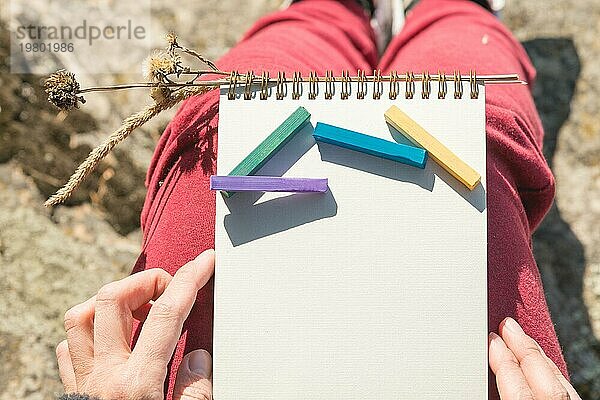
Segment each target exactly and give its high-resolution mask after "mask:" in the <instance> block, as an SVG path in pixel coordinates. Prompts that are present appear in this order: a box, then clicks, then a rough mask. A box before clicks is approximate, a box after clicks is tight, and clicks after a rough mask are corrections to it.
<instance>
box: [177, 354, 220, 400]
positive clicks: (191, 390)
mask: <svg viewBox="0 0 600 400" xmlns="http://www.w3.org/2000/svg"><path fill="white" fill-rule="evenodd" d="M211 377H212V357H211V356H210V354H209V353H208V351H206V350H194V351H192V352H191V353H188V354H186V355H185V357H183V360H181V365H180V366H179V371H178V372H177V379H176V380H175V389H174V390H173V400H212V383H211Z"/></svg>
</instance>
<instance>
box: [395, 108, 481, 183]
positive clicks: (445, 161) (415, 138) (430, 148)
mask: <svg viewBox="0 0 600 400" xmlns="http://www.w3.org/2000/svg"><path fill="white" fill-rule="evenodd" d="M385 120H386V121H387V123H388V124H390V125H392V126H393V127H394V128H396V129H397V130H398V131H399V132H400V133H402V134H403V135H404V136H406V138H407V139H408V140H410V141H411V142H412V143H413V144H415V145H417V146H420V147H422V148H424V149H425V150H427V152H428V153H429V156H430V157H431V158H432V159H433V160H434V161H435V162H437V163H438V164H440V165H441V166H442V168H444V169H445V170H446V171H448V172H449V173H450V174H451V175H452V176H453V177H455V178H456V179H458V180H459V181H460V182H461V183H462V184H463V185H465V186H466V187H468V188H469V189H470V190H473V189H475V187H476V186H477V184H478V183H479V182H480V181H481V175H479V173H478V172H477V171H475V170H474V169H473V168H471V167H470V166H468V165H467V163H465V162H464V161H463V160H461V159H460V158H458V156H457V155H456V154H454V153H453V152H451V151H450V150H449V149H448V148H447V147H446V146H444V145H443V144H442V143H441V142H440V141H439V140H437V139H436V138H435V137H433V136H431V135H430V134H429V133H427V131H426V130H425V129H423V128H422V127H421V126H420V125H419V124H417V123H416V122H415V121H414V120H413V119H411V118H410V117H409V116H408V115H406V114H405V113H403V112H402V111H401V110H400V109H399V108H398V107H396V106H391V107H390V108H389V109H388V110H387V111H386V112H385Z"/></svg>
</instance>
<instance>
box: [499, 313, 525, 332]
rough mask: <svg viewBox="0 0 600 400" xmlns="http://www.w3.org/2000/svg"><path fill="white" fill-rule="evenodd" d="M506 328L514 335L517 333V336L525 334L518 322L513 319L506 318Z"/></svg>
mask: <svg viewBox="0 0 600 400" xmlns="http://www.w3.org/2000/svg"><path fill="white" fill-rule="evenodd" d="M504 326H505V327H506V329H508V330H509V331H511V332H512V333H516V334H523V333H525V332H523V329H522V328H521V326H520V325H519V324H518V323H517V321H515V320H514V319H512V318H510V317H508V318H506V319H505V320H504Z"/></svg>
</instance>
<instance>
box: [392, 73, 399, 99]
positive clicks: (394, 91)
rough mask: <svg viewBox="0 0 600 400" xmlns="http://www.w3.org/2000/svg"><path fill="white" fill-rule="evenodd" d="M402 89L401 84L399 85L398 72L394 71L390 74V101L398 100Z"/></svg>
mask: <svg viewBox="0 0 600 400" xmlns="http://www.w3.org/2000/svg"><path fill="white" fill-rule="evenodd" d="M399 89H400V84H399V83H398V72H396V71H392V72H391V73H390V93H389V98H390V100H396V98H397V97H398V90H399Z"/></svg>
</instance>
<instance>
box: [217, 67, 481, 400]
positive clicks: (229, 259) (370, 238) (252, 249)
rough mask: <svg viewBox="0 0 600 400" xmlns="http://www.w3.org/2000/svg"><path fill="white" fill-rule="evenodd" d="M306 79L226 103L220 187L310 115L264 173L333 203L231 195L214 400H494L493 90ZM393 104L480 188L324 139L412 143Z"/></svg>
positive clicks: (223, 242)
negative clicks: (283, 126) (396, 121)
mask: <svg viewBox="0 0 600 400" xmlns="http://www.w3.org/2000/svg"><path fill="white" fill-rule="evenodd" d="M311 76H312V75H311ZM297 78H298V79H294V82H284V81H283V80H281V81H280V82H279V83H278V84H272V85H266V84H264V82H263V85H259V84H258V82H257V83H256V84H254V85H243V84H239V85H237V86H236V85H235V84H234V85H233V86H232V87H229V88H223V89H222V91H221V100H220V111H219V113H220V117H219V144H218V161H217V162H218V166H217V172H218V174H219V175H227V174H228V173H229V172H230V171H231V170H232V169H233V168H234V167H235V166H236V165H237V164H238V163H239V162H240V160H242V159H244V157H246V155H247V154H248V153H249V152H250V151H252V149H254V148H255V147H256V146H257V145H258V144H259V143H260V142H261V141H262V140H263V139H264V138H265V137H266V136H268V135H269V133H271V132H272V131H273V130H274V129H275V128H276V127H277V126H278V125H279V124H280V123H281V122H282V121H283V120H285V119H286V117H288V116H289V115H290V113H292V112H293V111H294V110H295V109H297V107H298V106H303V107H304V108H306V110H308V112H310V114H311V119H310V123H309V124H307V125H306V126H304V128H303V129H302V130H301V131H299V132H298V133H297V134H296V135H295V136H294V138H293V139H292V140H291V141H290V142H289V143H287V144H286V145H285V146H284V147H283V148H282V149H281V150H280V151H279V152H278V153H277V154H275V156H274V157H273V158H271V159H270V160H269V161H268V162H267V163H266V164H265V165H264V166H263V167H262V168H261V169H260V170H259V171H258V173H257V174H258V175H271V176H273V175H274V176H285V177H303V178H308V177H314V178H328V180H329V181H328V182H329V190H328V191H327V192H326V193H312V194H306V193H305V194H285V193H237V194H236V195H235V196H232V197H230V198H225V197H223V196H221V195H219V194H217V208H216V221H215V232H216V237H215V243H216V252H217V261H216V271H215V309H214V318H215V320H214V349H213V350H214V369H213V384H214V398H215V399H217V400H238V399H244V400H259V399H260V400H295V399H298V400H300V399H302V400H305V399H311V400H317V399H322V400H333V399H344V400H351V399H356V400H359V399H360V400H363V399H365V398H372V399H378V400H387V399H389V400H391V399H436V400H439V399H461V400H462V399H485V398H487V377H488V367H487V231H486V229H487V225H486V218H487V212H486V189H485V187H486V186H485V175H486V169H485V168H486V148H485V146H486V144H485V143H486V141H485V90H484V85H483V81H480V80H472V81H471V82H470V83H469V80H468V77H463V78H464V82H463V81H462V80H461V81H459V82H460V85H458V84H457V83H456V82H455V81H453V80H452V79H448V80H447V81H444V80H442V79H437V80H436V79H431V80H427V81H426V82H425V83H423V82H419V81H418V77H417V81H416V82H415V81H414V77H412V78H411V79H410V80H409V82H404V81H402V82H401V84H394V82H393V81H392V82H391V84H390V82H389V80H388V81H387V82H385V84H384V82H382V81H378V80H377V78H376V77H375V78H374V77H366V79H364V77H363V79H361V78H360V76H359V78H358V79H354V78H353V79H337V80H336V79H334V78H331V75H328V77H327V78H325V77H321V78H320V79H319V80H318V81H317V79H312V78H311V79H310V80H309V79H307V77H304V78H303V81H300V79H299V76H298V77H297ZM438 78H439V76H438ZM396 83H397V82H396ZM405 83H406V84H405ZM463 85H464V90H463V87H462V86H463ZM390 91H391V92H392V93H391V94H392V96H390ZM374 92H375V93H374ZM407 92H408V93H407ZM228 94H229V95H230V96H228ZM374 94H375V96H374ZM261 95H262V96H261ZM442 95H443V96H442ZM228 97H234V99H229V98H228ZM245 97H246V99H245ZM374 97H375V98H374ZM390 97H392V99H391V98H390ZM407 97H408V98H407ZM424 97H427V98H424ZM440 97H444V98H440ZM392 105H396V106H397V107H398V108H399V109H401V110H402V111H404V112H405V113H406V114H408V115H409V116H410V117H411V118H412V119H413V120H414V121H416V122H417V123H418V124H419V125H421V126H422V127H423V128H424V129H426V130H427V131H428V132H429V133H430V134H432V135H433V136H435V137H436V138H437V139H438V140H439V141H441V142H442V143H443V144H444V145H445V146H447V147H448V148H449V149H450V150H451V151H452V152H454V153H455V154H456V155H457V156H459V157H460V158H461V159H462V160H464V161H465V162H466V163H467V164H469V165H470V166H471V167H473V168H474V169H475V170H476V171H477V172H479V173H480V174H481V176H482V182H481V184H480V185H478V186H477V187H476V188H475V189H474V190H473V191H471V190H469V189H467V188H466V187H465V186H463V185H461V184H460V182H458V181H457V180H456V179H455V178H454V177H452V176H451V175H450V174H449V173H447V172H446V171H445V170H443V169H442V168H441V167H440V166H439V165H437V164H436V162H434V161H433V160H432V159H429V160H428V161H427V164H426V167H425V169H418V168H415V167H412V166H408V165H404V164H400V163H397V162H394V161H390V160H385V159H382V158H377V157H375V156H372V155H367V154H363V153H360V152H356V151H353V150H348V149H345V148H342V147H337V146H334V145H331V144H325V143H317V142H315V140H314V139H313V136H312V133H313V130H314V127H315V125H316V123H317V122H323V123H327V124H331V125H335V126H339V127H342V128H345V129H349V130H353V131H358V132H362V133H365V134H368V135H371V136H377V137H380V138H384V139H386V140H389V141H397V142H400V143H403V142H406V139H405V138H404V137H403V135H401V134H400V133H399V132H398V131H396V130H394V129H393V128H392V127H391V126H390V125H388V124H387V123H386V120H385V119H384V112H385V111H386V110H387V109H388V108H389V107H390V106H392Z"/></svg>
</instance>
